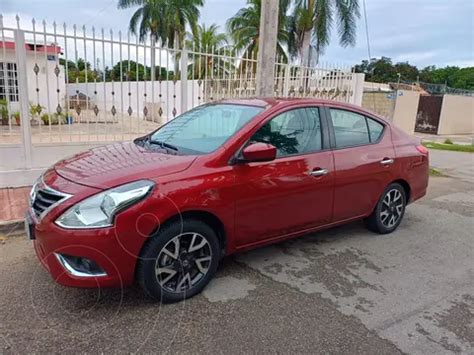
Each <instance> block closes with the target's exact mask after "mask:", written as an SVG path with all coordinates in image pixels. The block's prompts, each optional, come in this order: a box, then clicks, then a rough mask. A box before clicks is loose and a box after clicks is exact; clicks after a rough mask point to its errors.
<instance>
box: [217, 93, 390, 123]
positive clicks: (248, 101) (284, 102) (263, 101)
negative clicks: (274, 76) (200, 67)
mask: <svg viewBox="0 0 474 355" xmlns="http://www.w3.org/2000/svg"><path fill="white" fill-rule="evenodd" d="M215 103H226V104H235V105H248V106H257V107H265V108H270V107H274V106H277V105H279V106H283V107H286V106H292V105H298V104H308V105H325V106H331V107H338V108H342V109H344V108H346V109H351V110H354V111H358V112H360V113H361V114H368V115H370V116H374V117H377V118H379V119H381V120H383V121H386V120H385V119H384V118H383V117H381V116H380V115H379V114H377V113H375V112H372V111H370V110H366V109H365V108H363V107H360V106H358V105H354V104H349V103H346V102H340V101H335V100H326V99H313V98H300V97H247V98H236V99H222V100H219V101H215Z"/></svg>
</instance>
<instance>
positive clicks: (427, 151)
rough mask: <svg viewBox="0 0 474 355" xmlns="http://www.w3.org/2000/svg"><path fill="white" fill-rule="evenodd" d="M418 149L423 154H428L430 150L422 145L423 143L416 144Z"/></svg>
mask: <svg viewBox="0 0 474 355" xmlns="http://www.w3.org/2000/svg"><path fill="white" fill-rule="evenodd" d="M416 150H418V151H419V152H420V153H421V154H423V155H428V153H429V150H428V149H426V148H425V147H424V146H422V145H421V144H420V145H417V146H416Z"/></svg>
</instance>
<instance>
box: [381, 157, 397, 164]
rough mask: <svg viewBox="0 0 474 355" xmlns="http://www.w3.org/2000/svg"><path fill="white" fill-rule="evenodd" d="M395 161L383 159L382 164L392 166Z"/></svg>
mask: <svg viewBox="0 0 474 355" xmlns="http://www.w3.org/2000/svg"><path fill="white" fill-rule="evenodd" d="M393 162H394V160H393V159H391V158H383V159H382V160H381V161H380V164H382V165H390V164H393Z"/></svg>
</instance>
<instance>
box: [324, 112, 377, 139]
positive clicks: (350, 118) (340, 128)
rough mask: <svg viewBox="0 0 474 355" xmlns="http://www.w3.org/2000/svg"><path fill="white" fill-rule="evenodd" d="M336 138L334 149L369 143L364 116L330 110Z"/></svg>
mask: <svg viewBox="0 0 474 355" xmlns="http://www.w3.org/2000/svg"><path fill="white" fill-rule="evenodd" d="M330 111H331V120H332V125H333V127H334V135H335V137H336V148H345V147H351V146H356V145H362V144H369V143H370V136H369V130H368V128H367V123H366V121H365V116H362V115H359V114H357V113H355V112H351V111H346V110H339V109H333V108H332V109H330Z"/></svg>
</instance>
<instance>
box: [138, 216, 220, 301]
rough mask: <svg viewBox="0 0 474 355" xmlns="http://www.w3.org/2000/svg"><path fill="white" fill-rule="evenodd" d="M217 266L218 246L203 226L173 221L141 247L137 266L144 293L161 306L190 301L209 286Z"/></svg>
mask: <svg viewBox="0 0 474 355" xmlns="http://www.w3.org/2000/svg"><path fill="white" fill-rule="evenodd" d="M218 263H219V242H218V239H217V236H216V233H215V232H214V231H213V230H212V228H211V227H209V226H208V225H207V224H205V223H203V222H201V221H199V220H194V219H188V220H183V221H176V222H173V223H171V224H170V225H168V226H166V227H164V228H163V230H161V231H159V232H158V233H157V234H156V235H154V236H152V239H151V240H150V241H149V242H148V243H147V244H146V245H145V247H144V248H143V251H142V253H141V255H140V260H139V261H138V266H137V280H138V282H139V284H140V286H141V287H142V288H143V289H144V291H145V292H146V293H147V294H148V295H150V296H151V297H152V298H154V299H156V300H160V301H162V302H164V303H170V302H177V301H181V300H183V299H186V298H190V297H192V296H194V295H196V294H197V293H199V292H201V291H202V289H203V288H204V287H205V286H206V285H207V284H208V283H209V281H210V280H211V278H212V277H213V276H214V274H215V272H216V270H217V265H218Z"/></svg>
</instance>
